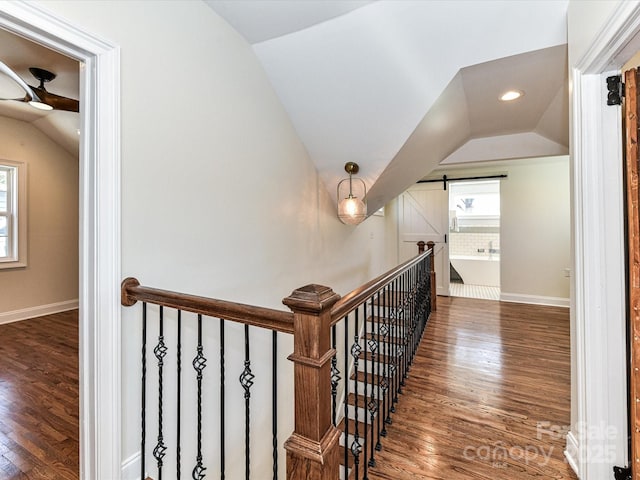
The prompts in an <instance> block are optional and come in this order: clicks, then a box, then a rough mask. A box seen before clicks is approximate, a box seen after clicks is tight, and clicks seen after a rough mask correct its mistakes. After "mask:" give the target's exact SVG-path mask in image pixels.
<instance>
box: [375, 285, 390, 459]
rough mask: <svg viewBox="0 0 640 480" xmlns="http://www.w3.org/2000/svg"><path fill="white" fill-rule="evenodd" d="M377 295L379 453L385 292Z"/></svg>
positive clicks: (382, 398) (379, 447)
mask: <svg viewBox="0 0 640 480" xmlns="http://www.w3.org/2000/svg"><path fill="white" fill-rule="evenodd" d="M376 295H377V302H376V303H377V307H378V308H377V312H378V318H377V321H376V322H377V326H376V339H377V341H378V351H379V352H380V355H378V362H377V365H378V372H377V373H378V418H377V424H378V425H377V427H378V440H377V442H376V450H377V451H380V450H382V443H381V442H380V437H382V431H383V429H384V424H383V420H384V419H383V418H382V416H383V415H385V411H384V405H385V403H384V390H383V389H382V382H383V376H384V375H385V373H384V371H385V366H384V362H386V361H387V356H386V355H385V354H384V351H385V347H384V344H383V343H382V341H383V340H384V335H383V334H382V325H384V323H383V322H382V311H383V308H382V304H383V302H384V295H385V290H384V288H383V289H382V290H381V291H378V293H377V294H376ZM381 363H382V370H381V369H380V364H381ZM381 408H382V409H381Z"/></svg>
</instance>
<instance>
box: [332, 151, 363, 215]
mask: <svg viewBox="0 0 640 480" xmlns="http://www.w3.org/2000/svg"><path fill="white" fill-rule="evenodd" d="M344 169H345V171H346V172H347V173H348V174H349V178H345V179H343V180H340V183H338V218H339V219H340V221H341V222H342V223H345V224H347V225H357V224H359V223H360V222H362V221H363V220H364V219H365V218H366V217H367V204H366V196H367V186H366V185H365V183H364V181H363V180H362V179H361V178H353V175H354V174H356V173H358V171H359V170H360V167H358V164H357V163H354V162H347V163H346V164H345V165H344Z"/></svg>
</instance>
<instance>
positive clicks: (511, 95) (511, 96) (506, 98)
mask: <svg viewBox="0 0 640 480" xmlns="http://www.w3.org/2000/svg"><path fill="white" fill-rule="evenodd" d="M523 95H524V92H523V91H522V90H509V91H508V92H504V93H503V94H502V95H500V100H502V101H503V102H510V101H511V100H516V99H517V98H520V97H521V96H523Z"/></svg>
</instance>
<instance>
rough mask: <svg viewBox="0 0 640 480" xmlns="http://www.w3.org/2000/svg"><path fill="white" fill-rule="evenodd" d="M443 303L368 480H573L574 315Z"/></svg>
mask: <svg viewBox="0 0 640 480" xmlns="http://www.w3.org/2000/svg"><path fill="white" fill-rule="evenodd" d="M438 302H439V303H438V311H437V312H436V313H434V315H433V316H432V318H431V321H430V323H429V325H428V327H427V330H426V332H425V334H424V338H423V341H422V344H421V345H420V347H419V350H418V353H417V356H416V358H415V363H414V365H413V367H412V369H411V371H410V373H409V378H408V379H407V383H406V387H405V389H404V394H403V395H400V399H399V402H398V405H397V408H396V413H395V414H394V415H393V425H391V426H390V427H389V428H388V437H387V438H385V439H384V441H383V449H382V451H381V452H379V453H378V456H377V457H376V462H377V467H376V468H373V469H371V470H369V479H370V480H409V479H412V480H413V479H442V480H458V479H459V480H463V479H464V480H467V479H487V480H489V479H490V480H525V479H533V478H535V479H575V478H576V476H575V475H574V473H573V471H572V470H571V468H570V467H569V465H568V464H567V463H566V462H565V460H564V456H563V450H564V448H565V438H564V435H565V434H566V433H567V428H568V425H569V422H570V410H569V409H570V356H569V310H568V309H566V308H557V307H543V306H533V305H522V304H514V303H503V302H496V301H488V300H474V299H468V298H452V297H449V298H446V297H438Z"/></svg>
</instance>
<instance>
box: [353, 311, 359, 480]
mask: <svg viewBox="0 0 640 480" xmlns="http://www.w3.org/2000/svg"><path fill="white" fill-rule="evenodd" d="M354 323H355V330H354V332H355V335H354V340H353V344H352V345H351V356H352V357H353V363H354V364H353V370H354V372H355V374H354V378H355V387H354V397H355V399H356V400H355V404H356V405H355V407H354V410H355V420H354V423H355V428H354V430H355V431H354V432H353V442H351V454H352V455H353V468H354V469H355V471H356V478H359V464H360V453H361V452H362V445H361V444H360V432H359V430H360V429H359V425H358V367H359V361H360V353H361V351H362V347H360V339H359V338H358V332H359V330H360V329H359V328H358V323H359V322H358V309H357V308H356V310H355V320H354Z"/></svg>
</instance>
